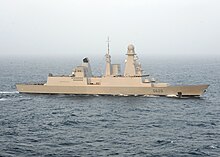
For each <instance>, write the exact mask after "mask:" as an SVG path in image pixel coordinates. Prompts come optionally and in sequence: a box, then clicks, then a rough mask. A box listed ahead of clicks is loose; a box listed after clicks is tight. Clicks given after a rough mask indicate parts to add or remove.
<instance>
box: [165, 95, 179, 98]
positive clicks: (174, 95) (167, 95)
mask: <svg viewBox="0 0 220 157" xmlns="http://www.w3.org/2000/svg"><path fill="white" fill-rule="evenodd" d="M166 97H171V98H172V97H175V98H176V97H178V96H176V95H166Z"/></svg>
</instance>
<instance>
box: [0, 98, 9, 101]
mask: <svg viewBox="0 0 220 157" xmlns="http://www.w3.org/2000/svg"><path fill="white" fill-rule="evenodd" d="M6 100H8V99H5V98H0V101H6Z"/></svg>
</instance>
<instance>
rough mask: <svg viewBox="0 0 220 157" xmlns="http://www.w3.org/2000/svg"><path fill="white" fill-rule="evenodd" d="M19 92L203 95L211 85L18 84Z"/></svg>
mask: <svg viewBox="0 0 220 157" xmlns="http://www.w3.org/2000/svg"><path fill="white" fill-rule="evenodd" d="M16 86H17V90H18V91H19V93H30V94H31V93H32V94H88V95H128V96H129V95H155V96H178V97H182V96H201V95H202V94H203V93H204V92H205V91H206V89H207V88H208V86H209V85H187V86H167V87H137V86H121V87H120V86H115V87H114V86H100V85H88V86H48V85H25V84H18V85H16Z"/></svg>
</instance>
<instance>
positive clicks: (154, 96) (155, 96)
mask: <svg viewBox="0 0 220 157" xmlns="http://www.w3.org/2000/svg"><path fill="white" fill-rule="evenodd" d="M143 97H148V98H157V97H160V96H158V95H144V96H143Z"/></svg>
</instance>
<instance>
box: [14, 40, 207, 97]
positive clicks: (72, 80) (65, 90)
mask: <svg viewBox="0 0 220 157" xmlns="http://www.w3.org/2000/svg"><path fill="white" fill-rule="evenodd" d="M126 55H127V58H126V60H125V68H124V73H123V74H121V67H120V64H112V63H111V56H110V53H109V42H108V50H107V53H106V55H105V58H106V68H105V74H104V75H103V76H93V74H92V70H91V66H90V61H89V59H88V58H84V59H83V61H82V64H81V65H80V66H77V67H76V68H74V69H73V71H72V73H71V74H70V75H66V76H65V75H60V76H57V75H53V74H49V75H48V78H47V81H46V82H45V83H42V84H39V83H35V84H17V85H16V87H17V90H18V92H19V93H33V94H37V93H38V94H73V95H77V94H79V95H119V96H167V97H169V96H173V97H189V96H193V97H199V96H201V95H202V94H203V93H204V92H206V89H207V88H208V86H209V85H207V84H202V85H169V84H168V83H161V82H157V81H155V79H152V78H150V76H149V75H145V74H144V72H143V70H142V67H141V64H140V62H139V59H138V56H137V54H136V53H135V48H134V46H133V45H132V44H130V45H129V46H128V49H127V54H126Z"/></svg>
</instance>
